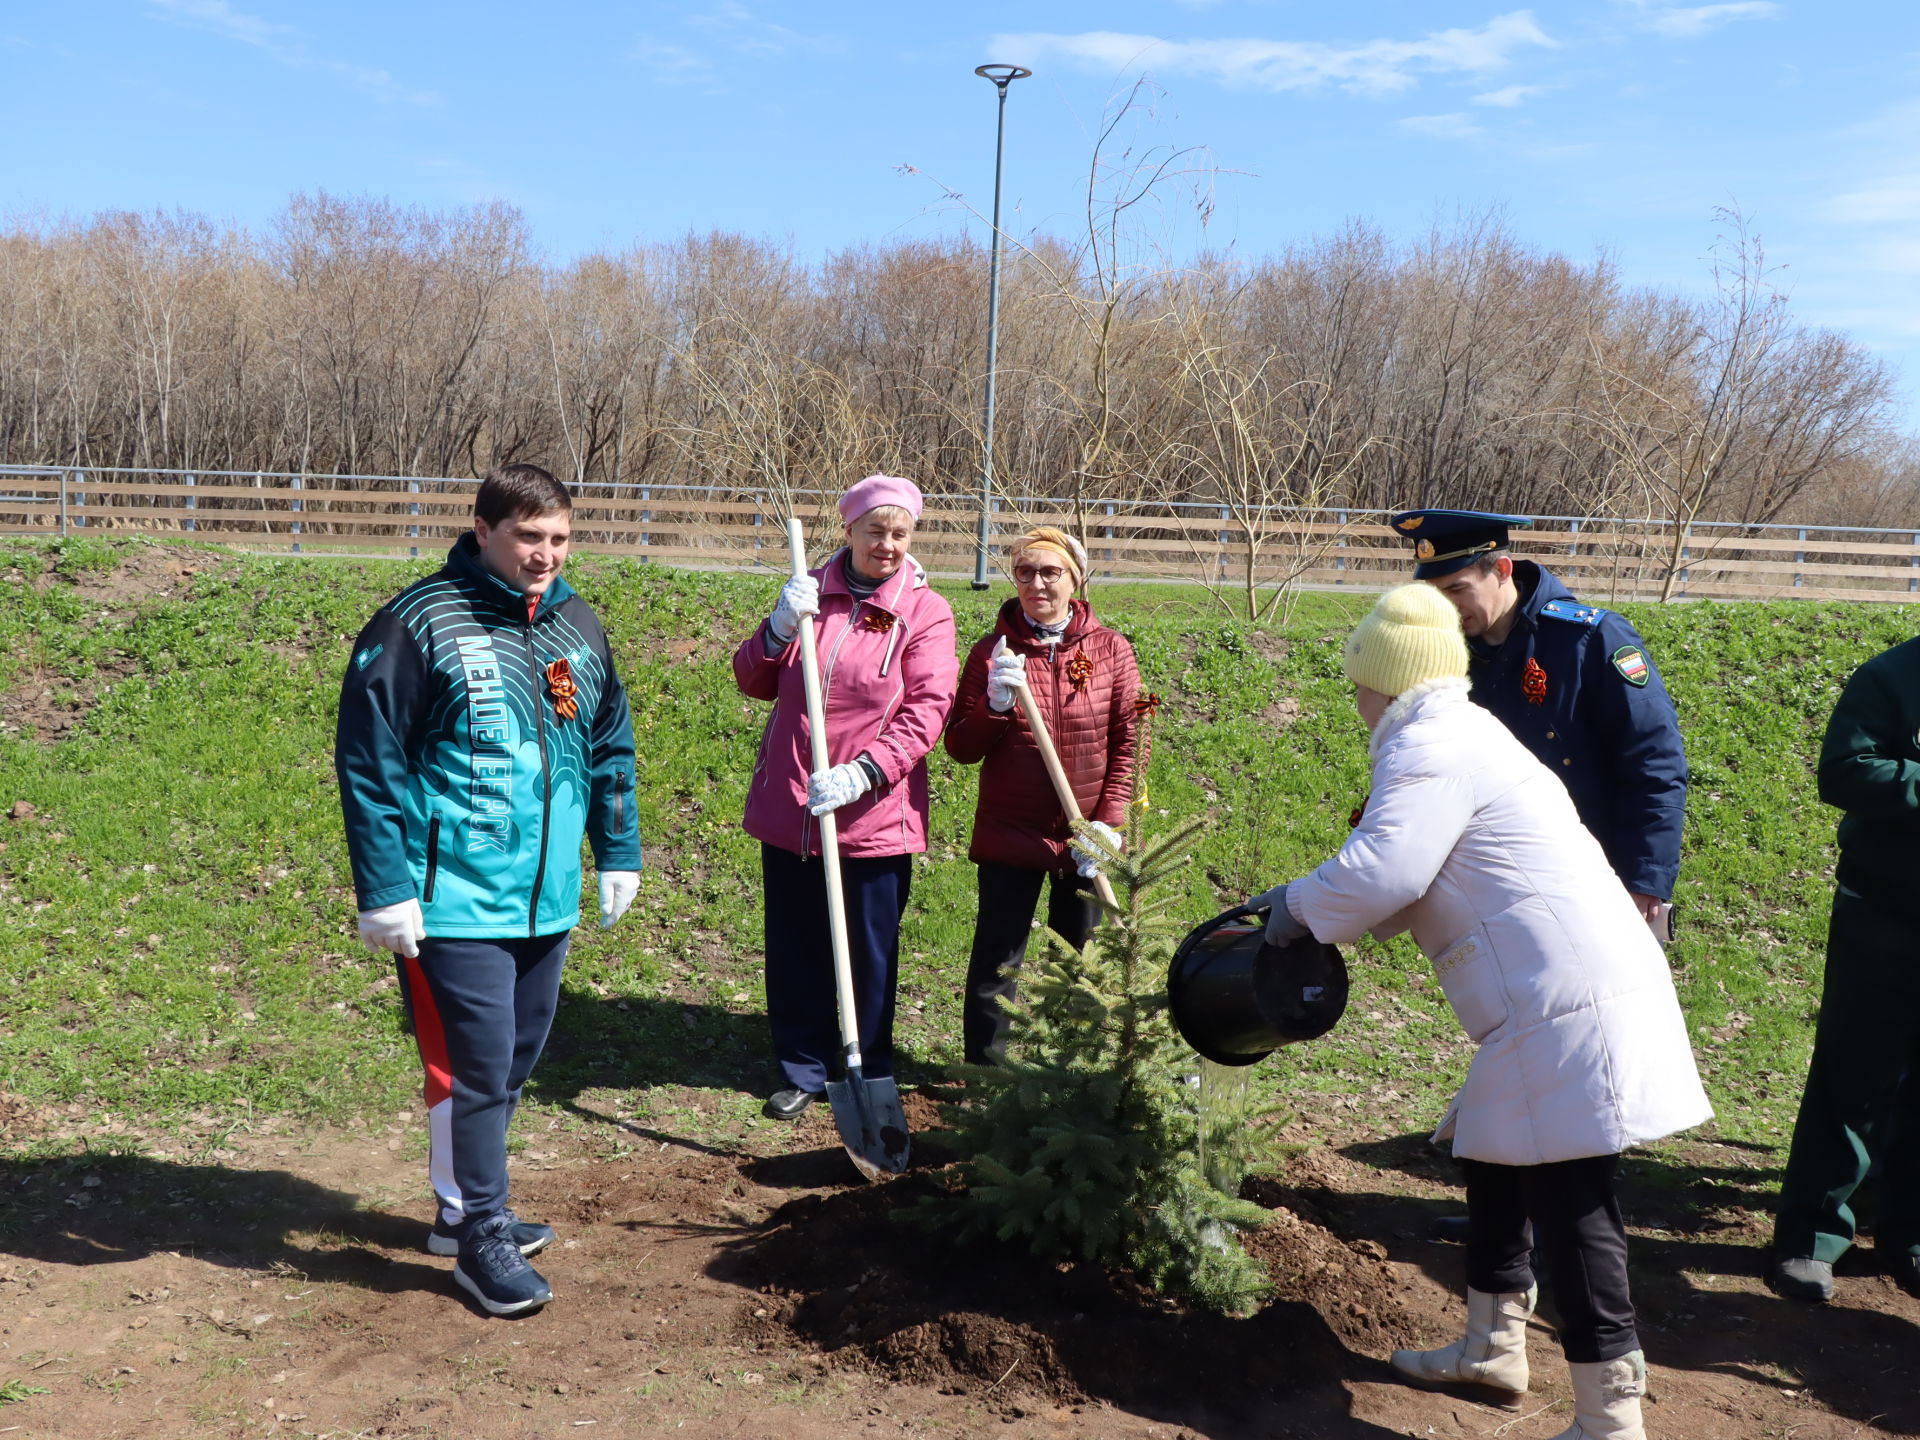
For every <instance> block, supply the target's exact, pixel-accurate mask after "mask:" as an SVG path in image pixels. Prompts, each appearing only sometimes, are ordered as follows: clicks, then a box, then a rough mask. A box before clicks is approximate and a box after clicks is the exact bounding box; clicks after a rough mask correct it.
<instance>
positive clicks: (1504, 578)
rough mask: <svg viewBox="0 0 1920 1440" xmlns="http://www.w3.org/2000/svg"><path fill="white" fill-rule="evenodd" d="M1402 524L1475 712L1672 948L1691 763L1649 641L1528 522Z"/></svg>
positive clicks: (1400, 518) (1456, 1218)
mask: <svg viewBox="0 0 1920 1440" xmlns="http://www.w3.org/2000/svg"><path fill="white" fill-rule="evenodd" d="M1389 523H1390V524H1391V525H1392V526H1393V529H1394V532H1395V533H1396V534H1398V535H1401V536H1403V537H1405V538H1406V539H1408V540H1410V541H1412V542H1413V559H1414V566H1413V578H1414V579H1416V580H1425V581H1427V582H1428V583H1429V584H1431V585H1432V586H1433V587H1434V588H1435V589H1437V590H1438V591H1439V592H1440V593H1441V594H1442V595H1445V596H1446V597H1447V599H1449V600H1451V601H1452V602H1453V608H1454V609H1456V610H1458V611H1459V612H1460V628H1461V629H1462V630H1463V631H1464V632H1465V633H1466V637H1467V678H1468V681H1469V683H1470V685H1471V687H1472V688H1471V691H1470V693H1471V695H1472V696H1473V699H1474V701H1475V702H1476V703H1478V704H1480V705H1482V706H1485V707H1486V708H1487V709H1488V710H1491V711H1492V712H1493V713H1494V714H1495V715H1496V716H1498V717H1499V718H1500V721H1501V723H1502V724H1504V725H1505V726H1506V727H1507V729H1508V730H1510V731H1512V732H1513V734H1514V736H1515V738H1517V739H1518V740H1519V741H1520V743H1521V744H1522V745H1524V746H1526V747H1527V749H1528V750H1530V751H1531V752H1532V753H1533V754H1534V755H1535V756H1536V757H1537V758H1538V759H1539V761H1540V763H1541V764H1543V765H1545V766H1546V767H1547V768H1548V769H1549V770H1551V771H1553V773H1554V774H1556V775H1558V776H1559V777H1560V778H1561V780H1562V781H1564V782H1565V783H1566V787H1567V793H1568V794H1569V795H1570V796H1571V797H1572V799H1573V808H1574V809H1575V810H1576V811H1577V812H1578V813H1579V816H1580V819H1581V822H1582V823H1583V824H1585V825H1586V827H1587V829H1588V830H1590V831H1591V832H1592V833H1593V837H1594V838H1595V839H1596V840H1598V841H1599V842H1600V848H1601V849H1602V850H1604V851H1605V852H1606V856H1607V860H1608V862H1609V863H1610V864H1611V865H1612V866H1613V869H1614V873H1615V874H1617V875H1618V876H1619V877H1620V882H1621V884H1623V885H1625V886H1626V888H1627V891H1628V893H1630V894H1631V895H1632V896H1633V899H1634V903H1635V904H1636V905H1638V906H1639V907H1640V914H1641V916H1642V917H1643V918H1644V919H1645V920H1646V922H1647V924H1648V926H1649V927H1650V928H1651V929H1652V930H1653V933H1654V934H1655V935H1656V936H1658V937H1659V940H1660V943H1661V944H1663V945H1664V944H1666V943H1667V941H1668V940H1669V939H1670V938H1671V937H1672V923H1673V903H1672V902H1673V883H1674V880H1675V878H1676V877H1677V876H1678V875H1679V873H1680V825H1681V821H1682V819H1683V818H1684V814H1685V810H1686V801H1687V759H1686V755H1685V753H1684V752H1683V751H1682V749H1681V745H1680V722H1679V718H1678V717H1677V716H1676V715H1675V714H1674V709H1673V701H1672V699H1671V698H1670V697H1669V696H1668V695H1667V687H1666V686H1665V685H1664V684H1662V683H1661V680H1660V672H1659V671H1658V670H1656V669H1655V668H1654V665H1653V661H1652V659H1651V658H1649V657H1648V655H1647V647H1646V643H1645V642H1644V641H1642V640H1641V638H1640V632H1639V631H1637V630H1635V629H1634V628H1633V626H1632V625H1630V624H1629V623H1628V622H1627V621H1626V620H1625V619H1624V618H1623V617H1622V616H1619V615H1616V614H1615V613H1614V612H1613V611H1611V610H1603V609H1600V608H1599V607H1598V606H1594V605H1583V604H1581V603H1580V602H1579V601H1578V600H1576V599H1574V597H1573V594H1572V592H1571V591H1569V590H1568V589H1567V587H1566V586H1565V585H1563V584H1561V583H1560V581H1559V580H1558V579H1556V578H1555V577H1554V575H1553V574H1552V573H1551V572H1550V571H1548V570H1546V569H1544V568H1543V567H1542V566H1540V565H1538V564H1536V563H1534V562H1533V561H1531V560H1516V559H1514V558H1513V556H1512V555H1511V554H1509V553H1508V550H1507V539H1508V531H1509V530H1510V529H1512V528H1513V527H1515V526H1524V525H1531V524H1532V523H1533V522H1532V521H1531V520H1529V519H1527V518H1526V517H1525V516H1522V515H1493V514H1487V513H1483V512H1481V511H1476V510H1407V511H1403V512H1402V513H1401V514H1398V515H1395V516H1394V517H1393V519H1392V520H1391V521H1390V522H1389ZM1466 1228H1467V1217H1466V1216H1464V1215H1443V1216H1440V1217H1439V1218H1438V1219H1436V1220H1435V1221H1434V1223H1433V1226H1432V1228H1431V1230H1430V1232H1429V1233H1430V1234H1431V1235H1432V1236H1433V1238H1434V1239H1436V1240H1454V1241H1463V1240H1465V1238H1466Z"/></svg>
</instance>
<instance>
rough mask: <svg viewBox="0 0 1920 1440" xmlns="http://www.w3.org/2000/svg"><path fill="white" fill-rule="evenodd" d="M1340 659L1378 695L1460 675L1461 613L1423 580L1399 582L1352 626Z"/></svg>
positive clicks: (1463, 669)
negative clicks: (1407, 582)
mask: <svg viewBox="0 0 1920 1440" xmlns="http://www.w3.org/2000/svg"><path fill="white" fill-rule="evenodd" d="M1342 659H1343V664H1344V668H1345V670H1346V672H1347V678H1348V679H1349V680H1351V681H1353V683H1354V684H1356V685H1364V686H1366V687H1367V688H1368V689H1369V690H1378V691H1379V692H1380V693H1381V694H1382V695H1402V694H1405V693H1406V692H1407V691H1408V690H1411V689H1412V688H1413V687H1414V686H1415V685H1418V684H1419V683H1420V682H1421V681H1422V680H1437V679H1440V678H1441V677H1442V676H1448V675H1452V676H1465V675H1466V673H1467V642H1466V639H1465V637H1464V636H1462V635H1461V633H1460V613H1459V611H1457V610H1455V609H1454V608H1453V603H1452V602H1451V601H1450V600H1448V599H1447V597H1446V596H1444V595H1442V594H1441V593H1440V592H1439V591H1438V590H1436V589H1434V588H1433V586H1431V585H1428V584H1426V583H1425V582H1424V581H1419V580H1416V581H1415V582H1414V583H1413V584H1411V585H1401V586H1399V587H1398V588H1396V589H1393V590H1389V591H1387V593H1386V594H1384V595H1382V596H1381V597H1380V598H1379V600H1377V601H1376V602H1374V607H1373V609H1372V610H1370V611H1369V612H1368V613H1367V617H1366V619H1364V620H1362V621H1361V622H1360V623H1359V624H1358V625H1356V626H1354V628H1353V633H1352V634H1351V635H1349V636H1348V637H1347V648H1346V650H1345V652H1344V654H1343V657H1342Z"/></svg>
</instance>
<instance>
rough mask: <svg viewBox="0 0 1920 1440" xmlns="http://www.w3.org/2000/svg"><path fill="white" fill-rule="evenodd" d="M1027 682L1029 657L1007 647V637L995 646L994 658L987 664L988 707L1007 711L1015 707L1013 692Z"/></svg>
mask: <svg viewBox="0 0 1920 1440" xmlns="http://www.w3.org/2000/svg"><path fill="white" fill-rule="evenodd" d="M1026 683H1027V657H1026V656H1024V655H1022V654H1020V653H1018V652H1017V651H1013V650H1009V649H1007V637H1006V636H1004V635H1002V636H1001V637H1000V643H999V644H998V645H996V646H994V647H993V659H992V661H991V662H990V663H989V664H988V666H987V708H988V709H989V710H997V711H1003V712H1004V711H1007V710H1011V709H1012V708H1013V692H1014V691H1015V690H1019V689H1022V688H1024V687H1025V685H1026Z"/></svg>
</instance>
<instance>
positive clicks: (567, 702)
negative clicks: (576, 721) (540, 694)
mask: <svg viewBox="0 0 1920 1440" xmlns="http://www.w3.org/2000/svg"><path fill="white" fill-rule="evenodd" d="M547 693H548V694H549V695H551V696H553V713H554V714H555V715H557V716H559V717H560V718H561V719H562V720H571V719H573V717H574V716H576V715H578V714H579V713H580V706H579V705H578V704H577V703H575V701H574V698H573V697H574V696H576V695H578V694H579V693H580V691H579V689H578V687H576V686H575V685H574V683H573V666H572V665H570V664H568V663H567V657H566V656H564V655H562V656H561V657H560V658H559V659H558V660H556V661H554V662H553V663H552V664H551V665H549V666H547Z"/></svg>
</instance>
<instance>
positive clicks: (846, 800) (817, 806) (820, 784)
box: [807, 761, 873, 815]
mask: <svg viewBox="0 0 1920 1440" xmlns="http://www.w3.org/2000/svg"><path fill="white" fill-rule="evenodd" d="M872 788H873V777H872V776H870V775H868V774H867V767H866V766H864V765H862V764H859V763H858V762H857V761H856V762H853V763H849V764H846V765H836V766H834V767H833V768H832V769H831V770H816V771H814V772H813V774H811V775H809V776H808V777H807V809H809V810H811V811H812V812H813V813H814V814H815V815H824V814H826V813H827V812H828V811H829V810H838V809H839V808H840V807H841V806H842V805H848V804H851V803H852V802H853V801H855V800H858V799H859V798H860V797H861V796H862V795H864V794H866V793H867V791H869V790H871V789H872Z"/></svg>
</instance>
